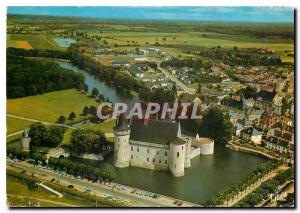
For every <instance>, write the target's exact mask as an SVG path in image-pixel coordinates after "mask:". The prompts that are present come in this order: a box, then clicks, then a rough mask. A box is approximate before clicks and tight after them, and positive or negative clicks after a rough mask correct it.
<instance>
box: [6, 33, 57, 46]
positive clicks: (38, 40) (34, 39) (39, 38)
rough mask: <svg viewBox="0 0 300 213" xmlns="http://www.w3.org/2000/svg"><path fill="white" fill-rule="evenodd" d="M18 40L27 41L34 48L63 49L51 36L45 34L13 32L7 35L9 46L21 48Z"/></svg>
mask: <svg viewBox="0 0 300 213" xmlns="http://www.w3.org/2000/svg"><path fill="white" fill-rule="evenodd" d="M16 41H27V42H28V43H29V44H30V45H31V46H32V47H33V49H52V50H57V49H61V48H59V46H58V45H57V44H56V43H55V42H54V41H53V40H52V38H51V37H49V36H45V35H33V34H32V35H23V34H11V35H7V39H6V43H7V47H16V48H20V47H19V46H18V45H17V44H16Z"/></svg>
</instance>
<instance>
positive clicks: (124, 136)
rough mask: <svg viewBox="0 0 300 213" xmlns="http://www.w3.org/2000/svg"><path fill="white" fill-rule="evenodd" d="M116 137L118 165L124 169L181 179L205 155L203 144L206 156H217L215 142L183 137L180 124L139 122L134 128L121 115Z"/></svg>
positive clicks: (115, 159) (115, 156)
mask: <svg viewBox="0 0 300 213" xmlns="http://www.w3.org/2000/svg"><path fill="white" fill-rule="evenodd" d="M114 134H115V144H114V149H115V150H114V165H115V166H116V167H120V168H124V167H128V166H134V167H141V168H146V169H153V170H170V171H171V173H172V174H173V175H174V176H175V177H181V176H184V170H185V168H188V167H191V159H192V158H193V157H196V156H198V155H199V154H200V153H201V148H202V147H203V146H202V145H203V144H205V147H204V152H203V154H213V147H214V143H213V140H210V139H207V140H203V139H202V140H198V141H197V140H195V139H194V138H191V137H187V136H183V135H182V134H181V128H180V123H177V122H172V121H162V120H152V119H150V120H137V119H136V120H132V121H131V124H130V123H129V121H127V120H125V117H124V115H120V116H119V119H118V120H117V123H116V126H115V128H114ZM198 139H199V138H198ZM202 141H204V142H205V143H204V142H203V143H202Z"/></svg>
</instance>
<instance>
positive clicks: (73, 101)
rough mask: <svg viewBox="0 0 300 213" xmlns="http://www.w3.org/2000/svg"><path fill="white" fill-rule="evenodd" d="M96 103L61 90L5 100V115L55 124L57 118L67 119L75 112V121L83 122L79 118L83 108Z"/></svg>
mask: <svg viewBox="0 0 300 213" xmlns="http://www.w3.org/2000/svg"><path fill="white" fill-rule="evenodd" d="M97 105H98V103H97V102H96V101H95V100H94V99H93V98H90V97H88V96H87V94H84V93H82V92H80V91H77V90H76V89H68V90H61V91H56V92H50V93H45V94H42V95H35V96H29V97H24V98H17V99H9V100H7V113H8V114H13V115H17V116H23V117H26V118H32V119H36V120H42V121H47V122H52V123H55V122H56V121H57V119H58V117H59V116H61V115H64V116H65V117H66V118H68V116H69V114H70V113H71V112H75V114H76V120H77V121H79V120H84V119H86V118H87V116H81V115H80V114H81V113H82V110H83V108H84V106H97Z"/></svg>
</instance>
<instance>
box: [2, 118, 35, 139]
mask: <svg viewBox="0 0 300 213" xmlns="http://www.w3.org/2000/svg"><path fill="white" fill-rule="evenodd" d="M32 123H33V122H31V121H26V120H22V119H18V118H12V117H8V116H6V128H7V131H6V135H9V134H12V133H15V132H18V131H21V130H23V129H26V128H29V126H30V125H31V124H32Z"/></svg>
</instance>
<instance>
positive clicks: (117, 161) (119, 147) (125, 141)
mask: <svg viewBox="0 0 300 213" xmlns="http://www.w3.org/2000/svg"><path fill="white" fill-rule="evenodd" d="M114 134H115V144H114V149H115V150H114V165H115V167H119V168H124V167H128V166H129V156H130V153H129V138H130V124H129V123H128V121H127V120H126V119H125V116H124V114H121V115H120V116H119V117H118V119H117V120H116V126H115V127H114Z"/></svg>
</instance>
